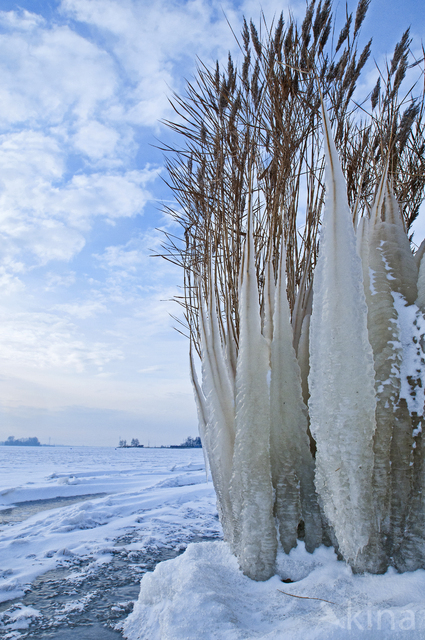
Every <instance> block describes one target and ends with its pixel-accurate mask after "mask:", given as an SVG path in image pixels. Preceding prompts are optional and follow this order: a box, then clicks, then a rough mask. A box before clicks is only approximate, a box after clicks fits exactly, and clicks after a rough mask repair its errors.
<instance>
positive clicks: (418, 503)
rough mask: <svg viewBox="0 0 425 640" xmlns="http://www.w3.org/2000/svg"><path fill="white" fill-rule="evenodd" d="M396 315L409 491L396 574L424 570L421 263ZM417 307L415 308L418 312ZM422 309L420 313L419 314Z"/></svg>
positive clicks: (424, 293) (424, 273)
mask: <svg viewBox="0 0 425 640" xmlns="http://www.w3.org/2000/svg"><path fill="white" fill-rule="evenodd" d="M394 298H395V305H396V308H398V311H399V325H400V329H401V330H400V338H401V342H402V344H403V347H404V354H403V356H404V357H403V367H402V372H401V373H402V379H401V382H402V388H401V395H403V396H404V398H405V400H406V402H407V404H408V409H409V413H410V415H411V434H409V435H411V436H412V440H413V443H412V445H411V446H412V450H411V458H410V459H409V464H410V463H412V476H411V481H412V487H411V493H410V497H409V504H408V507H409V508H408V513H407V517H406V521H405V524H404V527H403V539H402V541H401V544H400V546H399V548H398V549H396V550H395V553H394V561H395V566H396V567H397V569H399V570H400V571H415V570H416V569H420V568H422V569H423V568H425V446H424V435H423V429H424V386H423V381H424V380H425V354H424V345H425V318H424V315H423V300H424V299H425V262H424V260H422V261H421V263H420V269H419V278H418V298H417V300H416V305H411V306H405V305H404V304H403V299H402V296H401V295H400V294H394ZM418 307H419V308H418ZM421 309H422V310H421Z"/></svg>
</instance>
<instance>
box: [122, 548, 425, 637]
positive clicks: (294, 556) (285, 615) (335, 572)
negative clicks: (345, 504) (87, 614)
mask: <svg viewBox="0 0 425 640" xmlns="http://www.w3.org/2000/svg"><path fill="white" fill-rule="evenodd" d="M278 572H279V576H281V577H282V578H283V579H286V580H287V579H291V580H293V581H294V582H293V583H284V582H282V580H281V578H280V577H279V576H278V575H276V576H274V577H273V578H270V580H268V581H267V582H254V581H253V580H250V579H249V578H247V577H246V576H244V575H243V574H242V572H241V571H240V570H239V568H238V563H237V560H236V558H235V557H234V556H233V555H232V554H231V552H230V551H229V548H228V546H227V545H226V543H224V542H203V543H197V544H196V543H195V544H190V545H189V546H188V548H187V550H186V551H185V553H184V554H183V555H181V556H179V557H178V558H175V559H174V560H169V561H166V562H162V563H160V564H159V565H157V567H156V569H155V571H154V572H153V573H147V574H146V575H144V576H143V578H142V581H141V589H140V595H139V600H138V602H137V603H136V605H135V607H134V610H133V613H131V614H130V616H129V617H128V618H127V620H126V622H125V624H124V637H126V638H127V639H128V640H164V639H165V638H166V639H167V640H215V639H217V640H242V639H243V640H249V639H254V638H261V639H267V640H283V639H284V640H322V639H323V640H340V639H341V640H342V639H344V640H347V639H349V638H355V639H356V640H357V639H361V638H367V639H368V640H387V639H388V640H396V639H401V638H404V639H406V640H423V638H424V637H425V571H423V570H418V571H415V572H412V573H405V574H402V575H400V574H397V573H396V572H395V570H394V569H389V570H388V571H387V573H386V574H385V575H369V574H366V575H363V576H360V575H353V574H352V572H351V569H350V568H349V567H348V566H347V565H346V564H345V563H344V562H340V561H338V560H337V559H336V556H335V554H334V552H333V550H332V549H330V548H326V547H323V546H322V547H320V548H319V549H317V550H316V551H315V552H314V553H313V554H309V553H307V552H306V551H305V547H304V545H303V543H298V547H297V548H296V549H293V550H292V551H291V553H290V554H289V555H287V556H286V555H284V554H281V555H280V556H279V557H278ZM282 592H285V593H282ZM288 594H292V595H288ZM292 596H299V597H292Z"/></svg>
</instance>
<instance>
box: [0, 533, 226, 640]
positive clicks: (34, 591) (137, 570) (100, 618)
mask: <svg viewBox="0 0 425 640" xmlns="http://www.w3.org/2000/svg"><path fill="white" fill-rule="evenodd" d="M211 539H214V538H210V537H208V538H199V537H197V538H194V539H193V541H194V542H198V541H203V540H211ZM137 541H138V539H137V534H134V536H133V537H132V535H131V534H129V535H126V536H124V537H122V538H120V539H118V540H117V541H116V543H115V546H114V548H113V549H112V559H111V560H110V561H109V562H105V563H104V564H99V563H96V562H94V561H93V560H90V559H85V560H83V561H81V560H76V559H72V558H71V559H70V560H66V561H65V562H64V565H65V566H62V567H60V568H58V569H55V570H53V571H49V572H47V573H45V574H44V575H42V576H40V577H39V578H37V580H35V581H34V583H33V584H32V585H31V591H29V592H28V593H27V594H26V595H25V596H24V597H23V598H20V599H19V600H15V601H8V602H5V603H3V604H0V616H1V614H2V612H5V613H4V614H3V624H4V625H5V627H3V630H2V628H1V623H0V637H2V635H3V636H5V635H6V634H7V633H8V632H10V631H11V628H10V626H9V625H8V624H7V622H8V615H9V612H10V613H12V614H13V610H15V611H16V610H17V608H19V605H24V606H26V607H33V608H34V609H36V610H37V611H38V612H39V613H40V614H41V616H40V617H38V618H33V619H32V622H31V625H30V626H29V628H28V629H19V633H20V635H19V636H18V638H19V640H21V639H23V638H46V639H47V638H51V639H52V640H113V639H114V638H115V639H118V638H122V634H121V633H120V631H117V630H115V629H114V627H115V625H116V624H117V623H119V622H120V621H122V620H124V619H125V618H126V617H127V616H128V614H129V613H130V612H131V611H132V609H133V604H134V601H135V600H137V597H138V595H139V588H140V579H141V577H142V576H143V574H144V573H146V572H147V571H153V570H154V568H155V566H156V565H157V564H158V562H161V561H163V560H168V559H170V558H175V557H176V556H178V555H180V554H181V553H182V552H183V551H184V548H182V547H181V546H179V548H168V547H167V548H162V549H159V550H158V549H152V550H150V551H148V552H146V551H143V552H141V551H128V550H127V549H126V548H125V545H128V544H131V543H132V542H137ZM110 551H111V550H110ZM0 619H1V617H0ZM8 626H9V629H8Z"/></svg>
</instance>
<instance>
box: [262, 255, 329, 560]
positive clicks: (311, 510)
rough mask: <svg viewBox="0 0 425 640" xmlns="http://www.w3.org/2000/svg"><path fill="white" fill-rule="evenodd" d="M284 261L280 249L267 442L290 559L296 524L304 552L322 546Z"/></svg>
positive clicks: (282, 533)
mask: <svg viewBox="0 0 425 640" xmlns="http://www.w3.org/2000/svg"><path fill="white" fill-rule="evenodd" d="M285 261H286V258H285V251H284V250H283V249H282V251H281V256H280V265H279V275H278V282H277V287H276V297H275V305H274V308H275V311H274V316H273V320H274V322H273V326H274V332H273V339H272V341H271V382H270V410H271V436H270V441H271V464H272V476H273V486H274V489H275V492H276V502H275V513H276V517H277V522H278V524H279V534H280V541H281V544H282V547H283V549H284V551H285V552H286V553H289V551H290V550H291V549H292V548H293V547H295V546H296V544H297V527H298V524H299V522H300V519H301V518H302V520H303V522H304V525H305V542H306V548H307V550H308V551H313V550H314V549H315V548H316V547H318V546H319V545H320V544H321V542H322V523H321V517H320V511H319V506H318V503H317V495H316V492H315V487H314V460H313V456H312V454H311V452H310V443H309V437H308V433H307V431H308V421H307V407H306V406H305V404H304V402H303V397H302V385H301V372H300V367H299V365H298V362H297V358H296V355H295V350H294V347H293V331H292V326H291V323H290V311H289V304H288V298H287V295H286V273H285Z"/></svg>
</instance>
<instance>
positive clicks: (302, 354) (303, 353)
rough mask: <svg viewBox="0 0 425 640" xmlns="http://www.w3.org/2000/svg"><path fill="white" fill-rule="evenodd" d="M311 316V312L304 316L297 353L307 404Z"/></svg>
mask: <svg viewBox="0 0 425 640" xmlns="http://www.w3.org/2000/svg"><path fill="white" fill-rule="evenodd" d="M310 318H311V314H309V315H307V316H305V318H304V321H303V324H302V329H301V335H300V339H299V342H298V353H297V360H298V364H299V366H300V372H301V386H302V390H303V401H304V404H305V405H306V406H307V405H308V398H309V392H308V374H309V371H310V355H309V333H310Z"/></svg>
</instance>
